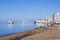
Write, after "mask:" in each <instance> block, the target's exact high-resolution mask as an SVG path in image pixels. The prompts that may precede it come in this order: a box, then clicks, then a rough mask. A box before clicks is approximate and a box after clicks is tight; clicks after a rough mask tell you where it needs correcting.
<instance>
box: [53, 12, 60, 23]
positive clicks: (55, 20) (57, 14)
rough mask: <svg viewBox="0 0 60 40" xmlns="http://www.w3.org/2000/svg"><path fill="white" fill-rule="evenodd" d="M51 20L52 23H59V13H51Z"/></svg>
mask: <svg viewBox="0 0 60 40" xmlns="http://www.w3.org/2000/svg"><path fill="white" fill-rule="evenodd" d="M53 21H54V23H60V13H55V14H54V15H53Z"/></svg>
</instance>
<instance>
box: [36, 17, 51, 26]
mask: <svg viewBox="0 0 60 40" xmlns="http://www.w3.org/2000/svg"><path fill="white" fill-rule="evenodd" d="M51 23H52V18H49V17H46V19H44V20H43V19H42V20H37V21H36V25H37V26H43V27H47V26H50V25H51Z"/></svg>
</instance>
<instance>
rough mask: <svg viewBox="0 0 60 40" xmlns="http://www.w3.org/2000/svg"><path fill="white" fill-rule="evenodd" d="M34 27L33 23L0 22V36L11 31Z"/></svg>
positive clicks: (15, 31)
mask: <svg viewBox="0 0 60 40" xmlns="http://www.w3.org/2000/svg"><path fill="white" fill-rule="evenodd" d="M34 28H36V26H35V25H34V24H23V25H22V24H7V23H0V36H5V35H9V34H13V33H18V32H24V31H28V30H33V29H34Z"/></svg>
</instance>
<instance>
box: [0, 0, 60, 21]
mask: <svg viewBox="0 0 60 40" xmlns="http://www.w3.org/2000/svg"><path fill="white" fill-rule="evenodd" d="M55 12H60V0H0V19H1V20H3V19H21V18H27V19H40V18H45V17H47V16H48V17H52V15H53V13H55Z"/></svg>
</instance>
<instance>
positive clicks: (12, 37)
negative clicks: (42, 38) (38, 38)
mask: <svg viewBox="0 0 60 40" xmlns="http://www.w3.org/2000/svg"><path fill="white" fill-rule="evenodd" d="M43 31H45V29H43V28H40V27H39V28H36V29H34V30H30V31H25V32H19V33H16V34H11V35H7V36H3V37H0V40H17V39H18V40H20V39H21V38H23V37H27V36H30V35H34V34H38V33H41V32H43Z"/></svg>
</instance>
